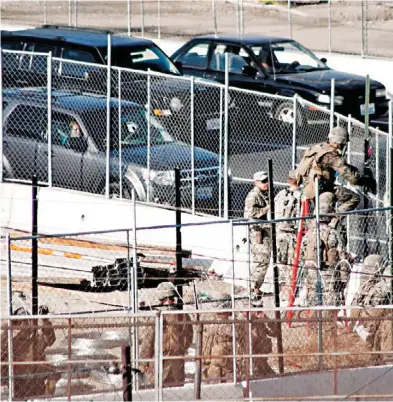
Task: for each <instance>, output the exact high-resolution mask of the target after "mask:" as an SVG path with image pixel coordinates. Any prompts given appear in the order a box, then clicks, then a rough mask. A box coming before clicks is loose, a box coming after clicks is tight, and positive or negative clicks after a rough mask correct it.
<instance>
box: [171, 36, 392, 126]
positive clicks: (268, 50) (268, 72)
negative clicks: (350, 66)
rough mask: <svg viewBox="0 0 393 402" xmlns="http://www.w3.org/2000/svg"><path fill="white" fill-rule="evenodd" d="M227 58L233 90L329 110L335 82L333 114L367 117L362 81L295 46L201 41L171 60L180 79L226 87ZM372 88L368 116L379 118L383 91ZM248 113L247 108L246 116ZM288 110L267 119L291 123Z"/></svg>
mask: <svg viewBox="0 0 393 402" xmlns="http://www.w3.org/2000/svg"><path fill="white" fill-rule="evenodd" d="M225 53H228V54H229V80H230V85H231V86H235V87H240V88H245V89H251V90H256V91H260V92H263V93H269V94H278V95H283V96H293V95H294V94H299V95H300V96H301V97H302V98H303V99H306V100H307V101H310V102H312V103H314V104H317V105H321V106H323V107H326V108H329V107H330V92H331V91H330V89H331V80H332V78H334V79H335V98H334V102H335V110H336V111H337V112H338V113H341V114H343V115H349V114H351V115H352V116H353V117H355V118H357V119H362V118H363V116H364V114H365V107H364V106H365V78H364V77H361V76H357V75H353V74H348V73H343V72H339V71H335V70H332V69H330V68H329V67H327V66H326V64H325V63H326V60H325V59H321V60H319V59H318V58H317V57H316V56H315V55H314V54H313V53H312V52H311V51H310V50H308V49H306V48H305V47H303V46H302V45H301V44H300V43H298V42H296V41H294V40H290V39H285V38H279V37H270V36H260V35H243V36H231V35H218V36H213V35H210V36H200V37H196V38H194V39H192V40H191V41H189V42H187V43H186V44H185V45H184V46H182V47H181V48H180V49H178V50H177V51H176V52H175V53H174V54H173V56H172V57H171V58H172V60H173V61H174V63H175V64H176V66H177V67H178V68H179V69H180V71H181V72H182V73H183V74H186V75H193V76H197V77H203V78H206V79H210V80H215V81H218V82H220V83H224V80H225ZM370 86H371V94H370V106H369V113H370V115H371V116H372V117H374V118H378V117H379V116H381V115H383V114H384V113H385V112H386V111H387V109H388V99H387V98H386V89H385V87H384V86H383V85H382V84H381V83H380V82H378V81H374V80H371V85H370ZM265 103H266V102H265ZM264 106H265V107H266V105H264ZM257 107H258V106H257ZM249 109H250V105H248V107H246V108H245V109H244V110H245V111H246V110H249ZM314 109H315V107H313V106H311V105H310V106H303V108H300V109H299V111H300V114H299V116H298V117H299V119H300V121H298V123H302V121H301V120H304V119H307V117H308V116H309V115H310V114H311V113H314V114H315V111H314ZM292 110H293V106H292V103H291V102H288V103H285V102H284V103H283V102H277V103H274V102H273V108H272V110H270V111H269V114H271V115H273V117H275V118H276V119H278V120H281V121H284V122H287V123H291V122H293V113H292ZM310 112H311V113H310ZM314 117H315V116H314ZM303 122H304V121H303Z"/></svg>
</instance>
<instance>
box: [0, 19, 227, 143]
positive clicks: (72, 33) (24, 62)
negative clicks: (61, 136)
mask: <svg viewBox="0 0 393 402" xmlns="http://www.w3.org/2000/svg"><path fill="white" fill-rule="evenodd" d="M108 33H110V36H111V65H112V66H114V67H120V68H126V69H132V70H133V71H126V70H122V71H121V72H120V69H118V70H113V69H112V76H111V94H112V96H113V97H121V99H126V100H130V101H132V102H137V103H139V104H141V105H145V104H147V102H148V85H147V81H148V78H147V74H143V73H142V72H146V71H147V70H149V69H150V70H152V71H153V72H159V73H164V74H166V76H163V75H161V76H159V75H157V76H153V77H151V79H150V83H149V85H150V102H151V110H152V111H153V113H154V115H155V116H156V118H157V119H158V120H159V121H160V122H161V123H162V124H163V125H164V126H165V127H166V128H167V129H168V130H170V132H171V134H172V135H173V136H174V137H175V138H176V139H178V140H182V141H186V142H188V143H191V135H190V132H191V123H190V122H191V120H190V115H191V108H190V103H191V102H190V82H189V80H182V79H181V73H180V72H179V70H178V69H177V68H176V66H175V65H174V64H173V63H172V61H171V60H170V59H169V57H168V56H167V55H166V54H165V53H164V52H163V50H162V49H161V48H160V47H158V46H157V45H156V44H155V43H154V42H152V41H151V40H148V39H141V38H135V37H124V36H119V35H114V34H113V33H111V32H110V31H103V30H96V29H90V28H79V27H78V28H75V27H69V26H58V25H44V26H42V27H41V28H35V29H27V30H21V31H2V32H1V42H2V43H1V47H2V48H3V49H6V50H16V51H21V52H23V53H20V52H18V53H4V54H3V63H2V66H3V67H2V74H3V85H4V87H5V88H15V87H31V86H36V87H41V86H46V85H47V82H48V74H47V57H46V55H42V52H43V53H48V52H52V57H53V59H52V86H53V87H54V88H56V89H67V90H69V89H71V90H76V91H83V92H90V93H92V92H94V93H98V94H106V93H107V88H108V86H107V73H108V72H107V68H106V64H107V62H108V60H107V50H108ZM139 71H140V73H139ZM171 76H172V77H173V78H172V77H171ZM194 88H195V98H194V99H195V102H194V103H195V113H194V121H195V139H196V140H197V142H196V145H200V146H202V147H206V148H210V149H217V150H218V148H219V146H218V139H216V138H218V136H217V135H216V133H215V134H214V136H213V142H215V143H217V144H216V145H215V146H214V147H209V146H208V145H209V140H210V139H211V138H210V136H211V133H212V131H214V130H215V131H216V132H218V130H219V121H220V119H219V117H220V93H219V91H218V90H217V89H215V88H211V87H206V86H205V85H203V84H202V83H196V84H195V86H194ZM119 89H121V90H119ZM201 138H204V140H203V141H201V142H200V143H198V141H199V139H201Z"/></svg>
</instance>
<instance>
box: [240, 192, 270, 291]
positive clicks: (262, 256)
mask: <svg viewBox="0 0 393 402" xmlns="http://www.w3.org/2000/svg"><path fill="white" fill-rule="evenodd" d="M269 209H270V206H269V196H268V192H267V191H261V190H259V188H257V187H254V188H253V189H252V190H251V191H250V192H249V194H248V195H247V198H246V201H245V207H244V217H245V218H246V219H262V220H267V219H268V216H267V214H268V212H269ZM249 239H250V245H251V260H252V264H251V281H252V288H254V289H255V288H258V289H259V288H260V287H261V286H262V284H263V281H264V279H265V275H266V271H267V269H268V267H269V262H270V250H271V247H270V227H269V225H266V224H264V225H250V227H249Z"/></svg>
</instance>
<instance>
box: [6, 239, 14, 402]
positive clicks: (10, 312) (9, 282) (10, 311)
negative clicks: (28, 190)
mask: <svg viewBox="0 0 393 402" xmlns="http://www.w3.org/2000/svg"><path fill="white" fill-rule="evenodd" d="M6 244H7V262H6V263H7V270H8V275H7V289H8V291H7V296H8V297H7V299H8V300H7V302H8V316H9V317H12V315H13V309H12V265H11V240H10V234H9V233H7V234H6ZM7 333H8V342H7V347H8V400H9V401H12V400H13V396H14V389H13V384H14V381H13V365H12V363H13V360H14V353H13V349H12V346H13V345H12V340H13V339H12V320H11V318H10V319H9V320H8V332H7Z"/></svg>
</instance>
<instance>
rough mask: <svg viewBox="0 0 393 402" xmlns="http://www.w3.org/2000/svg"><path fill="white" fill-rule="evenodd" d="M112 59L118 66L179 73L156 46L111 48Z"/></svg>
mask: <svg viewBox="0 0 393 402" xmlns="http://www.w3.org/2000/svg"><path fill="white" fill-rule="evenodd" d="M105 59H106V56H105ZM113 61H114V64H115V65H116V66H118V67H125V68H132V69H135V70H142V71H147V70H148V69H149V68H150V69H152V70H154V71H158V72H161V73H165V74H174V75H180V73H179V71H178V70H177V68H176V67H175V65H174V64H173V63H172V61H171V60H170V59H169V58H168V57H167V56H166V55H165V53H164V52H163V51H162V50H161V49H160V48H159V47H157V46H150V47H133V48H129V47H117V48H115V49H114V50H113Z"/></svg>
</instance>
